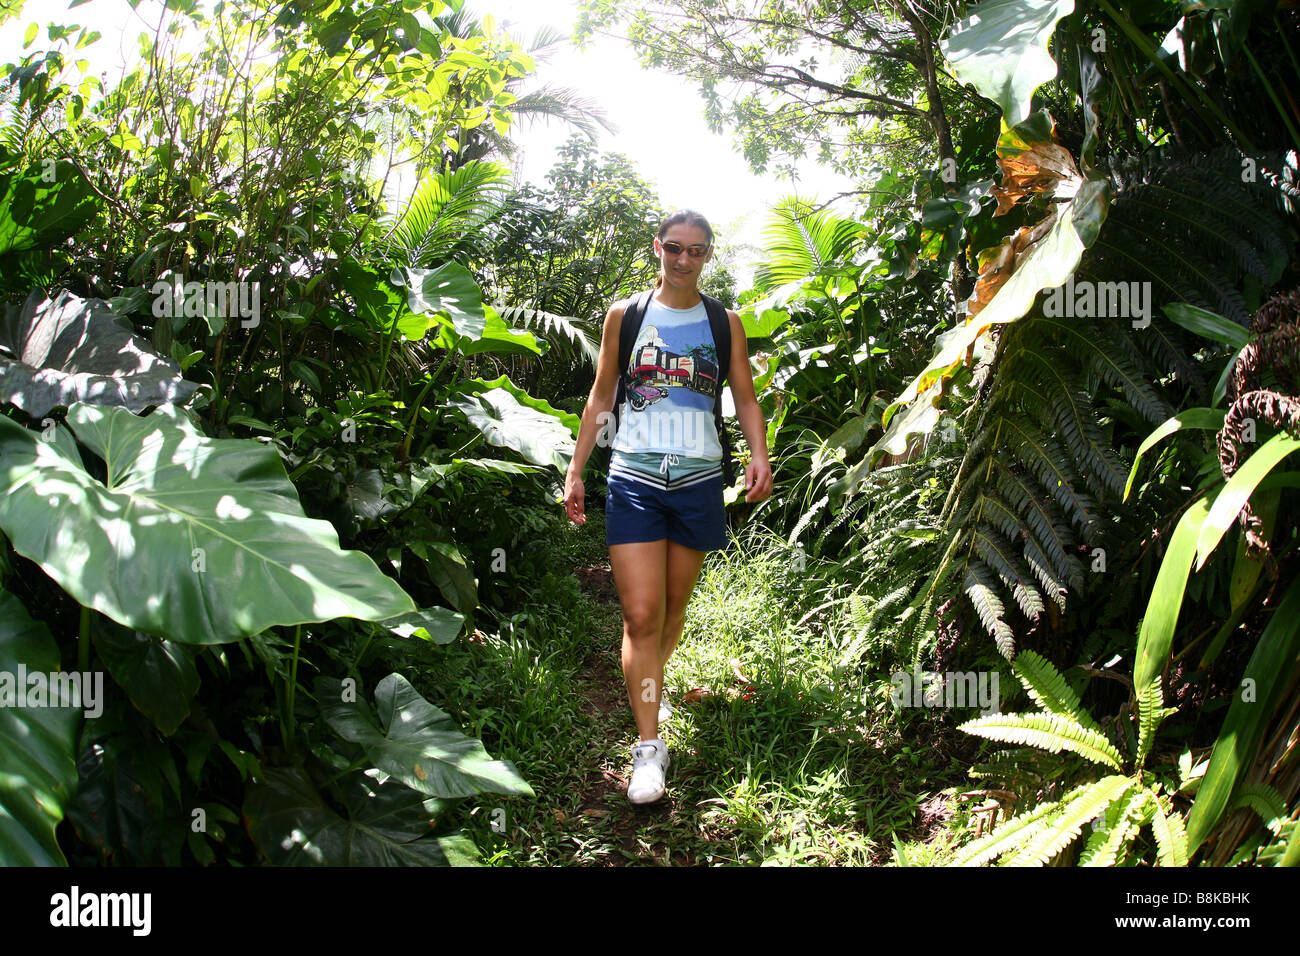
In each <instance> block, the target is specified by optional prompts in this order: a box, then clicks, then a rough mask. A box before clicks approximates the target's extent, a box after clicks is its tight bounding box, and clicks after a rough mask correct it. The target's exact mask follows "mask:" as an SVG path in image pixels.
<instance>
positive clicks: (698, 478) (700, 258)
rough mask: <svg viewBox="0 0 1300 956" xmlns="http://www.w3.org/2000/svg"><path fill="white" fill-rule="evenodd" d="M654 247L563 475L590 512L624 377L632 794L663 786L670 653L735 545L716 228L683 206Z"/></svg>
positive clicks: (573, 512)
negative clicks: (710, 281) (719, 344)
mask: <svg viewBox="0 0 1300 956" xmlns="http://www.w3.org/2000/svg"><path fill="white" fill-rule="evenodd" d="M654 250H655V255H656V256H657V257H658V258H659V263H660V272H659V281H658V282H657V283H656V285H655V289H654V290H653V293H652V294H651V295H650V296H649V298H648V300H645V299H644V298H636V299H627V300H624V301H621V302H616V303H614V305H612V306H611V307H610V309H609V312H608V313H607V314H606V316H605V326H604V331H603V332H602V335H601V343H600V358H599V360H598V362H597V366H596V381H595V383H594V384H593V385H592V387H591V394H590V396H589V397H588V399H587V405H586V407H585V408H584V409H583V412H582V427H581V428H580V429H579V431H578V442H577V448H576V449H575V451H574V454H573V461H572V462H571V463H570V465H569V471H568V474H567V475H566V477H565V482H564V507H565V513H566V514H567V515H568V516H569V519H570V520H571V521H573V522H575V523H577V524H583V523H585V522H586V520H587V516H586V511H585V504H584V489H583V484H582V471H583V468H584V466H585V465H586V463H587V459H588V458H589V457H590V455H591V450H592V448H593V447H594V446H595V444H596V441H597V438H598V433H600V432H601V430H602V427H603V426H604V423H605V421H606V419H608V418H609V413H610V411H611V410H612V409H613V408H614V404H615V401H616V399H617V397H618V395H619V391H620V389H619V384H620V383H619V378H620V376H623V377H624V379H623V384H624V392H625V395H626V398H625V400H624V401H623V403H622V406H621V407H620V409H619V425H618V430H617V432H616V433H615V435H614V441H613V444H612V446H611V455H610V465H609V478H608V482H607V488H608V495H607V498H606V503H605V529H606V530H605V543H606V544H607V545H608V546H609V563H610V566H611V567H612V568H613V571H614V585H615V587H616V588H617V589H618V598H619V602H620V603H621V604H622V606H623V676H624V678H625V680H626V681H627V695H628V701H629V703H630V704H631V706H632V714H633V716H634V717H635V719H636V727H637V736H638V741H637V743H636V745H635V746H633V747H632V780H631V782H630V783H629V784H628V788H627V795H628V799H629V800H631V801H632V802H633V803H653V802H654V801H656V800H658V799H660V798H661V797H662V796H663V795H664V776H665V774H666V773H667V770H668V764H669V760H668V747H667V745H666V744H665V743H664V742H663V740H662V739H661V738H660V737H659V722H660V721H662V720H665V719H667V715H668V709H667V704H666V702H665V701H662V692H663V675H664V665H665V664H666V663H667V662H668V658H669V656H670V655H671V654H672V652H673V650H674V648H676V646H677V642H678V640H679V639H680V638H681V634H682V626H683V624H684V623H685V621H686V605H687V603H688V602H689V601H690V598H691V592H692V591H693V590H694V589H695V582H696V579H697V578H698V577H699V574H700V567H701V565H702V564H703V563H704V556H705V554H706V553H707V552H709V551H712V550H716V549H719V548H722V547H724V546H725V545H726V543H727V518H726V510H725V506H724V505H723V498H722V493H723V476H722V466H721V463H722V460H723V449H722V443H721V440H720V436H719V435H718V432H717V427H716V425H715V418H714V403H715V399H717V398H718V396H719V392H720V391H721V389H722V387H723V384H724V383H723V382H721V381H719V378H720V374H719V369H720V365H719V362H718V354H717V348H716V345H715V342H714V335H713V332H712V328H711V323H710V316H709V309H710V308H713V309H715V311H714V315H715V316H717V315H719V313H720V312H721V311H724V310H721V309H720V307H716V303H710V305H709V306H708V307H707V308H706V303H705V300H704V298H703V297H702V296H701V293H700V290H699V279H700V272H701V271H702V270H703V268H704V265H705V263H707V262H708V261H709V260H710V259H711V258H713V230H712V228H711V227H710V226H709V223H708V220H706V219H705V218H704V217H703V216H701V215H700V214H699V213H697V212H694V211H692V210H689V209H684V210H679V211H678V212H675V213H672V214H671V215H669V216H668V217H667V218H666V219H665V220H664V222H663V224H662V225H661V226H660V227H659V232H658V236H657V237H656V239H655V242H654ZM633 302H638V305H637V306H636V308H638V309H640V308H641V305H640V304H639V303H640V302H644V314H643V315H642V316H641V322H640V333H639V334H638V335H637V338H636V341H635V344H634V346H633V348H632V356H631V360H630V361H629V363H628V367H627V368H623V369H620V368H618V364H619V341H620V336H621V334H622V327H623V315H624V311H625V309H627V308H629V307H630V306H631V304H632V303H633ZM715 307H716V308H715ZM725 314H726V317H727V322H728V323H729V327H730V330H731V346H730V368H729V370H728V373H727V378H728V381H727V382H726V383H725V384H727V385H730V386H731V394H732V398H733V399H734V401H735V406H736V418H737V419H738V420H739V422H740V427H741V429H742V430H743V432H744V434H745V439H746V441H748V443H749V448H750V462H749V465H748V466H747V467H746V468H745V488H746V490H747V492H748V493H747V494H746V495H745V500H746V501H747V502H759V501H762V500H764V499H765V498H767V497H768V496H770V495H771V493H772V469H771V466H770V464H769V462H768V454H767V426H766V423H765V422H764V421H763V413H762V410H761V409H760V408H759V407H758V398H757V396H756V395H755V394H754V379H753V375H752V374H751V372H750V367H749V350H748V348H747V345H746V341H745V330H744V326H743V325H742V324H741V322H740V318H739V317H738V316H737V315H736V313H735V312H732V311H731V310H729V309H728V310H725ZM633 318H634V319H635V316H634V317H633ZM714 321H720V319H719V318H715V320H714Z"/></svg>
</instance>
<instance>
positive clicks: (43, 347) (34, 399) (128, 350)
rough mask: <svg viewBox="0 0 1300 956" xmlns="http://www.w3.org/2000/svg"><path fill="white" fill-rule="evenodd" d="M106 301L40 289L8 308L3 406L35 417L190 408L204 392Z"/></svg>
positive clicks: (1, 364) (1, 344)
mask: <svg viewBox="0 0 1300 956" xmlns="http://www.w3.org/2000/svg"><path fill="white" fill-rule="evenodd" d="M118 322H119V320H118V319H117V318H116V317H115V316H114V315H113V313H112V312H111V311H110V310H109V308H108V305H107V304H106V303H104V302H102V301H100V300H99V299H82V298H79V297H78V296H75V295H72V294H71V293H69V292H66V291H64V292H60V293H59V294H58V295H57V296H56V297H55V298H54V299H50V298H48V297H47V296H46V295H45V294H44V293H42V292H39V291H37V292H33V293H32V294H31V295H29V296H28V297H27V301H26V302H25V303H24V304H23V307H22V308H21V309H16V308H14V307H13V306H8V305H7V306H5V317H4V323H3V325H2V326H0V402H12V403H13V404H14V405H17V406H18V407H19V408H21V409H22V410H23V411H25V412H26V413H27V414H28V415H30V416H32V417H33V418H41V417H43V416H44V415H47V414H48V413H49V412H50V411H51V410H52V409H54V408H58V407H60V406H66V405H71V404H72V403H73V402H89V403H91V404H94V405H121V406H123V407H125V408H129V409H130V410H131V411H133V412H139V411H142V410H144V409H145V408H148V407H149V406H151V405H161V404H163V403H166V402H171V403H175V404H184V403H185V402H186V401H187V400H188V399H189V397H190V396H191V395H192V394H193V393H194V390H195V389H196V388H198V386H197V385H196V384H194V383H193V382H187V381H185V379H183V378H182V377H181V372H180V367H179V366H178V365H177V364H176V363H175V362H173V361H171V359H167V358H163V357H162V356H160V355H158V354H157V353H156V352H154V351H153V350H152V349H150V348H149V346H148V345H146V344H145V343H144V342H142V341H141V340H139V339H137V338H136V337H135V336H134V335H132V334H131V331H130V329H128V328H125V327H123V326H122V325H119V324H118Z"/></svg>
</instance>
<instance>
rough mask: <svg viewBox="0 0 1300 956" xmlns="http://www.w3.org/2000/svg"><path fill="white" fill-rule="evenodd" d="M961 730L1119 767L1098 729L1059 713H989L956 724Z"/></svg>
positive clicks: (1117, 756)
mask: <svg viewBox="0 0 1300 956" xmlns="http://www.w3.org/2000/svg"><path fill="white" fill-rule="evenodd" d="M958 729H960V730H964V731H966V733H968V734H975V735H976V736H978V737H986V738H988V739H989V740H998V741H1001V742H1003V743H1008V744H1028V745H1030V746H1033V747H1041V748H1042V749H1043V750H1047V751H1050V752H1052V753H1060V752H1061V751H1062V750H1069V751H1071V752H1072V753H1077V754H1078V755H1079V756H1081V757H1083V758H1085V759H1087V760H1091V761H1092V762H1093V763H1099V764H1104V765H1105V766H1107V767H1111V768H1113V769H1115V770H1119V769H1120V765H1121V763H1122V762H1123V757H1121V756H1120V753H1119V751H1118V750H1116V749H1115V745H1114V744H1112V743H1111V742H1110V741H1109V740H1107V739H1106V737H1105V735H1103V734H1102V733H1101V732H1100V731H1097V730H1093V729H1091V728H1089V727H1084V726H1083V725H1082V724H1080V723H1079V722H1078V721H1077V720H1074V719H1072V718H1070V717H1063V716H1062V715H1060V714H990V715H988V716H986V717H976V718H974V719H973V720H968V721H966V723H964V724H961V725H960V726H959V728H958Z"/></svg>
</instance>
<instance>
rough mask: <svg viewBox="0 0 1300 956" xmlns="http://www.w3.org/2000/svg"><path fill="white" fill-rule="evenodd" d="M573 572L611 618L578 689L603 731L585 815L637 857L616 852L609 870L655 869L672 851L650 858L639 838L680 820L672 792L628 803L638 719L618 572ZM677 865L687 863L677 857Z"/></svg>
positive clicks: (599, 632)
mask: <svg viewBox="0 0 1300 956" xmlns="http://www.w3.org/2000/svg"><path fill="white" fill-rule="evenodd" d="M573 573H574V575H575V576H576V577H577V578H578V581H579V583H580V585H581V587H582V590H583V591H584V592H585V593H586V594H587V596H588V597H590V598H591V599H592V600H593V601H595V602H596V603H597V604H599V605H601V606H602V608H609V609H610V613H609V614H608V615H602V616H601V617H600V618H599V619H598V620H599V626H598V628H596V629H595V633H594V634H593V638H594V640H593V647H592V650H591V652H590V653H589V654H588V655H587V657H586V658H585V659H584V660H583V662H582V670H581V671H580V672H579V674H578V681H579V683H578V686H577V688H576V690H577V692H578V693H579V695H581V698H582V710H583V712H584V713H586V714H587V715H588V716H590V717H592V718H593V720H594V722H595V724H596V727H597V732H596V736H595V738H594V739H593V740H592V741H591V746H590V749H589V751H588V752H589V753H590V754H591V757H592V762H591V766H592V768H593V769H592V770H590V771H588V773H587V775H586V778H585V780H584V782H583V785H582V791H581V796H582V809H581V811H580V812H581V813H582V814H583V815H584V816H586V817H589V818H591V820H592V821H598V822H600V823H603V826H602V827H600V828H599V829H602V830H604V831H605V832H606V833H608V834H609V836H610V840H611V847H610V849H611V851H614V846H615V845H617V847H619V848H621V849H622V850H623V852H624V853H626V854H629V855H631V856H633V857H634V858H635V860H629V859H627V858H625V857H624V856H623V855H622V854H620V853H618V852H617V851H614V852H611V853H610V855H609V858H608V860H607V862H608V864H609V865H611V866H623V865H626V864H628V863H631V862H636V861H639V862H643V863H650V864H653V863H655V862H657V861H658V858H660V857H662V856H663V855H665V854H666V853H667V846H666V845H664V844H662V843H660V842H659V841H658V840H655V841H654V842H653V843H652V847H653V852H652V853H647V852H646V849H645V848H644V847H642V846H638V838H639V837H644V836H645V830H646V828H647V825H652V824H664V823H667V822H669V818H670V817H671V816H674V815H675V814H674V813H673V811H674V804H673V800H672V787H671V786H670V787H669V793H668V795H667V796H665V797H664V799H663V800H661V801H659V802H658V803H655V804H651V805H650V806H646V807H635V806H633V805H632V804H630V803H628V800H627V785H628V777H629V776H630V774H631V758H630V757H629V755H628V746H627V741H628V740H629V739H630V737H631V731H632V716H631V710H630V708H629V707H628V701H627V688H626V685H625V684H624V683H623V672H622V666H621V663H620V656H619V655H620V647H621V644H622V624H623V622H622V616H621V614H620V613H619V603H618V592H617V590H616V589H615V587H614V576H613V572H612V571H611V569H610V566H609V563H608V562H602V563H601V564H596V565H591V566H588V567H585V568H575V569H574V571H573ZM656 829H659V828H658V827H656ZM588 835H589V834H588ZM673 862H686V861H685V860H680V861H679V860H678V859H677V858H674V861H673Z"/></svg>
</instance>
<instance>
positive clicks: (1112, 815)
mask: <svg viewBox="0 0 1300 956" xmlns="http://www.w3.org/2000/svg"><path fill="white" fill-rule="evenodd" d="M1147 800H1148V791H1146V790H1138V791H1137V792H1136V793H1133V794H1131V795H1130V796H1129V798H1128V800H1126V801H1116V802H1115V803H1112V804H1111V805H1110V806H1109V807H1107V808H1106V813H1105V824H1106V825H1105V826H1104V827H1102V828H1099V829H1097V830H1094V831H1093V833H1092V835H1091V836H1089V837H1088V841H1087V843H1086V844H1085V845H1084V848H1083V851H1082V852H1081V853H1080V854H1079V866H1116V865H1117V864H1118V863H1119V861H1120V856H1121V854H1122V853H1123V852H1124V849H1125V847H1127V846H1128V844H1129V842H1130V841H1131V840H1132V839H1133V838H1134V837H1135V836H1137V833H1138V830H1140V829H1141V827H1142V822H1143V819H1144V810H1145V809H1146V807H1147Z"/></svg>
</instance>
